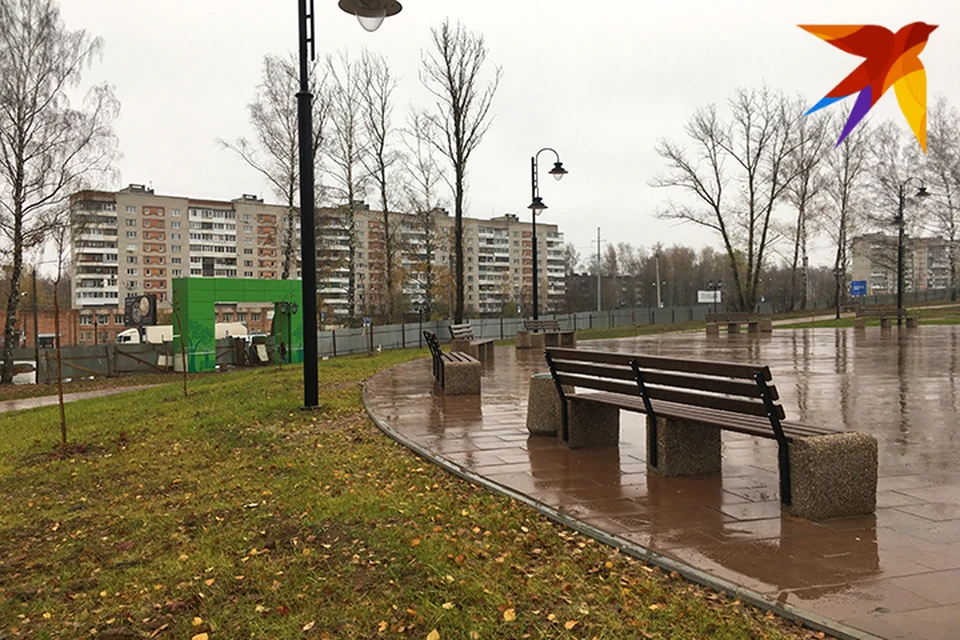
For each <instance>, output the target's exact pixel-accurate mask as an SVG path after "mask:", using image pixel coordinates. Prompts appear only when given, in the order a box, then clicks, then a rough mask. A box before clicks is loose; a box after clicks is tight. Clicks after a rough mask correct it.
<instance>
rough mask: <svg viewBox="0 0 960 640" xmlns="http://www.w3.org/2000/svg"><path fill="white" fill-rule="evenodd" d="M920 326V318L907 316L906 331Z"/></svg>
mask: <svg viewBox="0 0 960 640" xmlns="http://www.w3.org/2000/svg"><path fill="white" fill-rule="evenodd" d="M919 326H920V318H918V317H917V316H907V329H916V328H918V327H919Z"/></svg>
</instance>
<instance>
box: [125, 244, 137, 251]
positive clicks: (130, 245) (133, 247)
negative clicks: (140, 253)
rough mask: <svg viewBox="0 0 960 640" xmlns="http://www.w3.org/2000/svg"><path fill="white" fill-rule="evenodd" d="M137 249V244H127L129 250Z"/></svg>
mask: <svg viewBox="0 0 960 640" xmlns="http://www.w3.org/2000/svg"><path fill="white" fill-rule="evenodd" d="M136 250H137V245H135V244H133V243H130V244H127V251H136Z"/></svg>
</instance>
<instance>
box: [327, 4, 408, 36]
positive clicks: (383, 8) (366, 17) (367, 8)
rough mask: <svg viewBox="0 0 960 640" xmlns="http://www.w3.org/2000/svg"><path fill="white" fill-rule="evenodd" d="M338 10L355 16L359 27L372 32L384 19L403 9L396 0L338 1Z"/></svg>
mask: <svg viewBox="0 0 960 640" xmlns="http://www.w3.org/2000/svg"><path fill="white" fill-rule="evenodd" d="M340 8H341V9H342V10H343V11H345V12H346V13H349V14H352V15H355V16H357V20H358V21H359V22H360V26H361V27H363V28H364V29H365V30H367V31H370V32H373V31H376V30H377V29H379V28H380V25H381V24H383V20H384V18H389V17H390V16H395V15H397V14H398V13H400V10H401V9H402V8H403V7H402V6H401V5H400V3H399V2H397V0H340Z"/></svg>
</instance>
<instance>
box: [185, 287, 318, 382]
mask: <svg viewBox="0 0 960 640" xmlns="http://www.w3.org/2000/svg"><path fill="white" fill-rule="evenodd" d="M300 287H301V283H300V281H299V280H253V279H248V278H174V279H173V305H174V306H173V309H174V313H173V357H174V360H179V358H180V353H181V351H180V341H181V339H182V340H184V341H185V344H186V351H187V354H186V355H187V365H188V366H187V371H189V372H190V373H195V372H198V371H214V370H215V369H216V367H217V345H216V333H215V326H216V311H215V309H214V304H215V303H217V302H272V303H273V318H274V320H273V335H274V339H275V340H276V343H277V344H278V345H279V344H281V343H282V344H284V345H285V351H287V352H288V356H287V357H288V361H289V362H303V314H302V311H301V308H302V307H303V305H302V304H301V302H302V300H301V288H300ZM178 311H179V312H178ZM181 318H182V319H183V321H184V322H185V323H186V326H185V327H183V328H181V326H180V320H181Z"/></svg>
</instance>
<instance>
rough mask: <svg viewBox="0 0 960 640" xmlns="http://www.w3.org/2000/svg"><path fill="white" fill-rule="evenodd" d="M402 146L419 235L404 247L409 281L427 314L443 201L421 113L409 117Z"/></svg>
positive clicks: (407, 189) (432, 300)
mask: <svg viewBox="0 0 960 640" xmlns="http://www.w3.org/2000/svg"><path fill="white" fill-rule="evenodd" d="M405 133H406V136H405V137H404V145H405V147H406V150H407V154H406V157H407V162H406V169H407V171H406V175H407V180H406V182H405V183H404V192H405V198H406V201H407V207H408V208H409V210H410V211H412V212H413V214H414V215H415V216H416V223H415V224H416V228H417V231H418V235H420V236H421V237H422V240H423V242H422V243H416V244H411V245H409V246H404V247H403V248H404V249H405V250H406V251H407V254H408V256H409V258H410V260H411V262H412V263H413V265H414V266H413V273H412V274H410V276H411V277H412V279H413V280H414V281H415V282H417V283H418V285H419V287H418V288H419V289H420V291H421V292H422V297H421V300H420V303H421V305H423V307H424V309H425V310H426V311H427V313H428V314H429V313H430V311H431V310H432V309H433V308H434V306H435V297H436V295H437V280H438V279H437V272H436V265H435V264H434V263H435V261H436V256H437V252H438V251H439V250H441V249H442V248H443V247H442V246H441V242H442V240H443V234H442V233H441V230H440V229H439V228H438V225H437V216H438V215H441V214H440V213H439V210H440V207H441V205H442V202H441V201H440V199H439V193H438V192H439V184H440V182H441V180H442V179H443V172H442V171H441V169H440V166H439V165H438V164H437V159H436V157H435V156H434V150H435V147H434V146H433V145H432V144H431V143H430V141H429V137H430V124H429V121H428V120H427V117H426V116H425V115H424V114H423V113H422V112H420V111H413V112H411V114H410V115H409V117H408V121H407V128H406V131H405Z"/></svg>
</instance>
